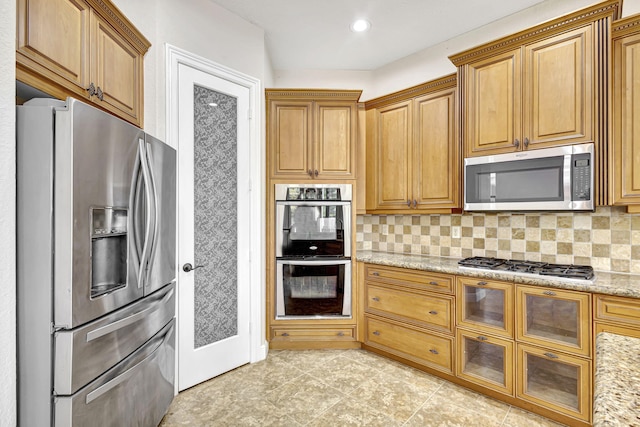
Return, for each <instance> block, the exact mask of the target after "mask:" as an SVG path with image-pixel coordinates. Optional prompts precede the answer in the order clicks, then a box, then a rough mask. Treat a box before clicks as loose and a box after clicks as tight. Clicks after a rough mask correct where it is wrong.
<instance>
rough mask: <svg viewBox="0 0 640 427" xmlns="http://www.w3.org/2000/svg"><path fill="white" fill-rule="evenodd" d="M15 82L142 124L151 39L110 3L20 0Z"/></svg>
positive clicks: (100, 0) (103, 0) (98, 1)
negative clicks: (145, 75)
mask: <svg viewBox="0 0 640 427" xmlns="http://www.w3.org/2000/svg"><path fill="white" fill-rule="evenodd" d="M16 41H17V45H16V78H17V79H18V80H20V81H22V82H24V83H26V84H28V85H30V86H33V87H35V88H36V89H39V90H42V91H43V92H46V93H48V94H50V95H52V96H55V97H57V98H60V99H63V98H66V97H67V96H72V97H74V98H77V99H83V100H85V101H87V102H91V103H93V104H94V105H96V106H97V107H100V108H102V109H104V110H107V111H109V112H111V113H114V114H115V115H117V116H119V117H121V118H123V119H125V120H127V121H129V122H131V123H133V124H136V125H138V126H142V124H143V117H142V116H143V72H144V70H143V56H144V54H145V53H146V51H147V50H148V49H149V47H150V46H151V45H150V43H149V41H148V40H147V39H145V38H144V36H143V35H142V34H140V32H138V30H137V29H136V28H135V27H134V26H133V25H132V24H131V23H130V22H129V21H128V20H127V19H126V17H124V15H122V13H121V12H120V11H119V10H118V9H117V8H116V7H115V6H114V5H113V4H111V3H110V2H109V1H108V0H18V8H17V37H16Z"/></svg>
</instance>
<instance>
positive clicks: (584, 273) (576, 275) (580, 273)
mask: <svg viewBox="0 0 640 427" xmlns="http://www.w3.org/2000/svg"><path fill="white" fill-rule="evenodd" d="M458 265H460V266H461V267H466V268H472V269H482V270H493V271H505V272H512V273H516V274H517V273H522V274H531V275H539V276H551V277H559V278H563V279H574V280H581V281H582V280H587V281H593V280H594V278H595V275H594V272H593V267H591V266H589V265H574V264H549V263H546V262H537V261H520V260H510V259H501V258H490V257H480V256H476V257H470V258H465V259H462V260H460V261H458Z"/></svg>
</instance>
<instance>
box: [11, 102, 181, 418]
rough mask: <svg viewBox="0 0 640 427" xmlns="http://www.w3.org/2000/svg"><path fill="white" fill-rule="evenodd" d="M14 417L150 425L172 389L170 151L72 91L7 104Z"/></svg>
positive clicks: (165, 406) (173, 229) (173, 161)
mask: <svg viewBox="0 0 640 427" xmlns="http://www.w3.org/2000/svg"><path fill="white" fill-rule="evenodd" d="M16 132H17V162H18V164H17V172H18V175H17V197H18V203H17V228H18V234H17V262H18V265H17V275H18V295H17V304H18V306H17V312H18V420H19V424H20V425H22V426H25V427H27V426H29V427H31V426H118V427H122V426H157V425H158V424H159V423H160V421H161V420H162V417H163V416H164V414H165V413H166V411H167V409H168V407H169V404H170V403H171V401H172V399H173V396H174V377H175V330H174V328H175V326H174V324H175V318H174V317H175V292H176V291H175V277H176V273H175V264H176V259H175V252H176V196H175V194H176V153H175V150H174V149H173V148H171V147H169V146H168V145H166V144H164V143H162V142H161V141H159V140H157V139H155V138H153V137H151V136H150V135H148V134H146V133H145V132H143V131H142V130H141V129H139V128H137V127H135V126H133V125H131V124H129V123H126V122H124V121H122V120H120V119H118V118H116V117H114V116H112V115H110V114H107V113H105V112H102V111H100V110H98V109H96V108H94V107H91V106H89V105H87V104H84V103H82V102H80V101H78V100H75V99H72V98H68V99H67V100H66V101H59V100H52V99H33V100H31V101H28V102H27V103H25V104H24V105H23V106H19V107H17V129H16Z"/></svg>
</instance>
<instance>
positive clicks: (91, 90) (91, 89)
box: [87, 82, 96, 96]
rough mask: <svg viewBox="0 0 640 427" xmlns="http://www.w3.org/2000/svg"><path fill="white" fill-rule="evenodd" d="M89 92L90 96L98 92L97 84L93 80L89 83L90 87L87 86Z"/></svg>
mask: <svg viewBox="0 0 640 427" xmlns="http://www.w3.org/2000/svg"><path fill="white" fill-rule="evenodd" d="M87 92H89V96H93V95H95V94H96V85H94V84H93V82H92V83H91V84H89V87H88V88H87Z"/></svg>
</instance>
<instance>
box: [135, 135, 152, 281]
mask: <svg viewBox="0 0 640 427" xmlns="http://www.w3.org/2000/svg"><path fill="white" fill-rule="evenodd" d="M138 147H139V148H140V157H141V159H142V161H141V162H140V164H141V166H142V180H143V182H144V193H145V194H144V195H145V199H146V200H145V202H146V209H145V214H146V215H145V216H146V218H145V219H146V220H145V224H144V244H143V246H142V255H141V257H140V271H139V272H138V287H139V288H141V287H143V286H144V282H143V279H144V278H145V277H146V276H145V274H144V272H145V270H146V268H147V260H148V258H149V249H150V248H149V244H150V243H151V242H150V241H151V236H150V234H151V232H152V231H153V230H152V225H153V224H152V223H151V215H152V212H151V211H152V205H151V198H152V194H151V182H150V178H149V165H148V164H147V162H146V158H147V147H146V146H145V142H144V139H143V138H140V139H139V140H138Z"/></svg>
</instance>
